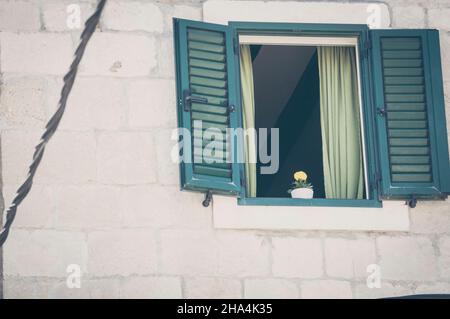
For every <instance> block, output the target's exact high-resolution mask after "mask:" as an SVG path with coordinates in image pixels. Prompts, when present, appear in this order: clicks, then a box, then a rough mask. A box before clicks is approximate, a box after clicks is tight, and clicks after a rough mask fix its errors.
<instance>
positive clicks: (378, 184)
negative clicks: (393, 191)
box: [372, 172, 381, 201]
mask: <svg viewBox="0 0 450 319" xmlns="http://www.w3.org/2000/svg"><path fill="white" fill-rule="evenodd" d="M372 189H373V190H375V191H376V193H377V195H378V200H379V201H381V174H380V172H376V173H375V178H374V181H373V183H372Z"/></svg>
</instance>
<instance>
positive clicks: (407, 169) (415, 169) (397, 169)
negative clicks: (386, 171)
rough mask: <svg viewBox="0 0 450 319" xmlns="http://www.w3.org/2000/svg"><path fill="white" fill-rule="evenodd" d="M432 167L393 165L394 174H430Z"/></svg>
mask: <svg viewBox="0 0 450 319" xmlns="http://www.w3.org/2000/svg"><path fill="white" fill-rule="evenodd" d="M430 171H431V166H430V165H392V172H393V173H428V172H430Z"/></svg>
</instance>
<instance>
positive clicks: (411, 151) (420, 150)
mask: <svg viewBox="0 0 450 319" xmlns="http://www.w3.org/2000/svg"><path fill="white" fill-rule="evenodd" d="M390 153H391V155H428V154H429V148H428V147H391V148H390Z"/></svg>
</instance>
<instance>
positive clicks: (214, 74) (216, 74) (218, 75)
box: [190, 67, 226, 80]
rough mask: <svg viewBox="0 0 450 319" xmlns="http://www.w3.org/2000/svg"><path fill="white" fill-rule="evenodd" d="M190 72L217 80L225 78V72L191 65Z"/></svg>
mask: <svg viewBox="0 0 450 319" xmlns="http://www.w3.org/2000/svg"><path fill="white" fill-rule="evenodd" d="M190 73H191V75H197V76H201V77H204V78H212V79H217V80H225V78H226V73H225V72H222V71H215V70H209V69H202V68H196V67H191V68H190Z"/></svg>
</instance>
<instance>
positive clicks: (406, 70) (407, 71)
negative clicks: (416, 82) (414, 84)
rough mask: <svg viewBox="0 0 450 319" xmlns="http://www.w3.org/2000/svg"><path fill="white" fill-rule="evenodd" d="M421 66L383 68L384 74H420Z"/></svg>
mask: <svg viewBox="0 0 450 319" xmlns="http://www.w3.org/2000/svg"><path fill="white" fill-rule="evenodd" d="M422 73H423V71H422V68H384V75H386V76H420V75H422Z"/></svg>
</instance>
